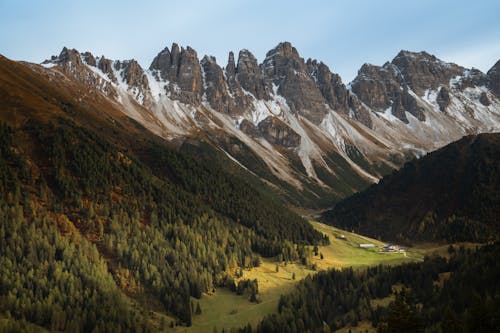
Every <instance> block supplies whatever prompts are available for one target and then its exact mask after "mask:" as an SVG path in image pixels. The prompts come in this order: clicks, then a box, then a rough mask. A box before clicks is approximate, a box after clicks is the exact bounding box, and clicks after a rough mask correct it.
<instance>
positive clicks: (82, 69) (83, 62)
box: [42, 47, 116, 97]
mask: <svg viewBox="0 0 500 333" xmlns="http://www.w3.org/2000/svg"><path fill="white" fill-rule="evenodd" d="M96 62H97V60H96V59H95V57H94V56H93V55H92V54H91V53H90V52H85V53H82V54H80V53H79V52H78V51H77V50H75V49H68V48H67V47H64V48H63V49H62V51H61V53H60V54H59V55H58V56H52V57H51V59H50V60H46V61H44V62H43V63H42V64H54V65H56V66H57V68H58V69H59V70H60V71H61V72H62V73H64V74H65V75H67V76H72V77H74V78H75V79H76V80H78V81H79V82H80V83H81V84H82V85H83V86H85V87H87V88H89V89H91V90H94V89H95V88H96V87H97V88H98V89H99V90H100V91H101V92H103V93H105V94H106V95H108V96H113V97H116V90H115V89H114V88H113V87H112V85H111V84H110V83H109V82H107V81H105V80H102V79H101V78H99V77H97V76H96V75H94V73H93V72H92V71H91V70H90V69H89V67H87V65H89V66H94V65H95V64H96Z"/></svg>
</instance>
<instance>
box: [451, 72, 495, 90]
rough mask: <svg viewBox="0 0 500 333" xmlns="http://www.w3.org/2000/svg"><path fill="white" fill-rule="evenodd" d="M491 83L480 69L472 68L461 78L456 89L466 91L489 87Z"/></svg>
mask: <svg viewBox="0 0 500 333" xmlns="http://www.w3.org/2000/svg"><path fill="white" fill-rule="evenodd" d="M488 83H489V78H488V76H487V75H486V74H484V73H483V72H481V71H480V70H479V69H476V68H472V69H471V70H468V71H466V72H465V75H464V76H463V77H461V78H460V81H459V82H458V84H456V85H455V87H456V88H458V89H460V90H464V89H466V88H471V87H480V86H487V85H488Z"/></svg>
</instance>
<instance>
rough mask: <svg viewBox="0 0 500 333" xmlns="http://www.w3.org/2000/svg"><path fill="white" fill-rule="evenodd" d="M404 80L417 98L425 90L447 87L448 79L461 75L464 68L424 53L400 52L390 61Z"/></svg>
mask: <svg viewBox="0 0 500 333" xmlns="http://www.w3.org/2000/svg"><path fill="white" fill-rule="evenodd" d="M392 64H394V65H396V66H397V68H398V69H399V70H400V72H401V74H402V76H403V77H404V79H405V83H406V84H407V85H408V86H409V87H410V88H411V89H412V90H413V91H414V92H415V93H417V94H418V95H419V96H422V95H423V93H424V91H425V90H426V89H430V88H431V89H438V88H439V86H440V85H448V84H449V82H450V79H451V78H452V77H455V76H460V75H463V73H464V71H465V68H463V67H461V66H458V65H456V64H453V63H447V62H444V61H442V60H440V59H438V58H436V57H435V56H434V55H431V54H429V53H427V52H425V51H422V52H410V51H400V52H399V53H398V54H397V55H396V57H395V58H394V59H393V60H392Z"/></svg>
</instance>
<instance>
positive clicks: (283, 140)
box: [258, 116, 300, 148]
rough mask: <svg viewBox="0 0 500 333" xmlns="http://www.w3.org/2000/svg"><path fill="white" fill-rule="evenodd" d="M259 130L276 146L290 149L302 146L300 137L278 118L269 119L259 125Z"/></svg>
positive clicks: (270, 117) (271, 117)
mask: <svg viewBox="0 0 500 333" xmlns="http://www.w3.org/2000/svg"><path fill="white" fill-rule="evenodd" d="M258 128H259V131H260V133H262V136H263V137H264V138H265V139H266V140H267V141H269V142H271V143H273V144H275V145H279V146H283V147H288V148H290V147H298V146H299V145H300V135H298V134H297V132H295V131H294V130H293V129H291V128H290V127H288V125H286V124H285V123H284V122H283V121H281V120H279V119H278V118H276V117H273V116H269V117H267V118H266V119H264V120H263V121H261V122H260V123H259V125H258Z"/></svg>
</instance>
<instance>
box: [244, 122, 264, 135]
mask: <svg viewBox="0 0 500 333" xmlns="http://www.w3.org/2000/svg"><path fill="white" fill-rule="evenodd" d="M240 130H241V131H242V132H243V133H245V134H247V135H250V136H253V137H257V136H260V132H259V129H258V128H257V127H256V126H255V125H254V124H253V123H252V122H251V121H249V120H246V119H243V120H242V121H241V124H240Z"/></svg>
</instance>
